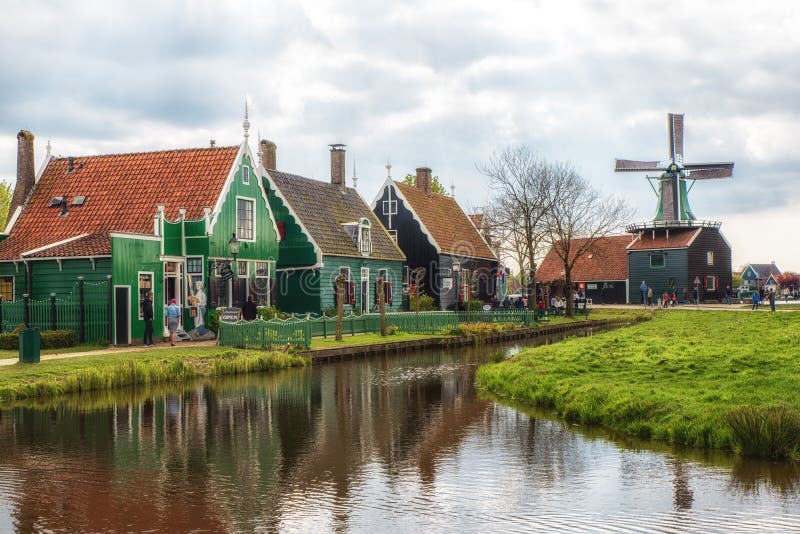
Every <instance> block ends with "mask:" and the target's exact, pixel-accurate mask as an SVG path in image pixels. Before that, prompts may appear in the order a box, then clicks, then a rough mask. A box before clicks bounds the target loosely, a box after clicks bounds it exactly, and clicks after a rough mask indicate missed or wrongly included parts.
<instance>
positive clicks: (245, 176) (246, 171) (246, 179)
mask: <svg viewBox="0 0 800 534" xmlns="http://www.w3.org/2000/svg"><path fill="white" fill-rule="evenodd" d="M242 183H243V184H244V185H250V167H248V166H247V165H242Z"/></svg>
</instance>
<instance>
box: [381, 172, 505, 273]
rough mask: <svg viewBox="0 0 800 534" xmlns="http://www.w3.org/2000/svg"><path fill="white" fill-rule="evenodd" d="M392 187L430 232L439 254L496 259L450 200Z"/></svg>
mask: <svg viewBox="0 0 800 534" xmlns="http://www.w3.org/2000/svg"><path fill="white" fill-rule="evenodd" d="M394 184H395V186H397V188H398V189H399V191H400V192H401V193H402V194H403V196H404V197H405V198H406V200H408V203H409V204H410V205H411V208H412V209H413V210H414V212H415V213H416V214H417V216H418V217H419V218H420V220H421V221H422V224H424V225H425V228H427V229H428V231H429V232H430V233H431V237H432V238H433V240H434V241H436V244H437V245H439V247H440V248H441V252H442V254H452V255H456V256H463V257H468V258H486V259H492V260H497V257H496V256H495V255H494V253H493V252H492V249H490V248H489V245H487V244H486V242H485V241H484V240H483V238H482V237H481V235H480V233H478V231H477V230H476V229H475V226H473V225H472V223H471V222H470V220H469V218H467V216H466V214H465V213H464V212H463V211H462V210H461V207H460V206H459V205H458V203H457V202H456V200H455V199H454V198H453V197H449V196H447V195H439V194H437V193H426V192H425V191H422V190H421V189H418V188H417V187H415V186H412V185H406V184H402V183H398V182H395V183H394Z"/></svg>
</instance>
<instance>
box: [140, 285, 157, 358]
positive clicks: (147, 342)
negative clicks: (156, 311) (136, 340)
mask: <svg viewBox="0 0 800 534" xmlns="http://www.w3.org/2000/svg"><path fill="white" fill-rule="evenodd" d="M142 318H143V319H144V340H143V341H142V344H143V345H144V346H145V347H155V346H156V344H155V343H153V293H152V292H150V291H148V292H147V295H146V296H145V298H144V301H143V302H142Z"/></svg>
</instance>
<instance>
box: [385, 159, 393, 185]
mask: <svg viewBox="0 0 800 534" xmlns="http://www.w3.org/2000/svg"><path fill="white" fill-rule="evenodd" d="M386 177H387V178H388V179H389V180H391V179H392V160H391V159H387V160H386Z"/></svg>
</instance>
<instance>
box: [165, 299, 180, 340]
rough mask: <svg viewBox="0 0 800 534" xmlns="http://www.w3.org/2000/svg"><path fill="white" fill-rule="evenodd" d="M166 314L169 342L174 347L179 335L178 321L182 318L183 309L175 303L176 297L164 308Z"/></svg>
mask: <svg viewBox="0 0 800 534" xmlns="http://www.w3.org/2000/svg"><path fill="white" fill-rule="evenodd" d="M164 316H165V317H166V318H167V330H169V343H170V345H172V346H173V347H174V346H175V341H177V337H178V334H177V332H178V323H179V322H180V320H181V309H180V308H179V307H178V305H177V304H176V303H175V299H170V300H169V305H168V306H167V307H166V308H164Z"/></svg>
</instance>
